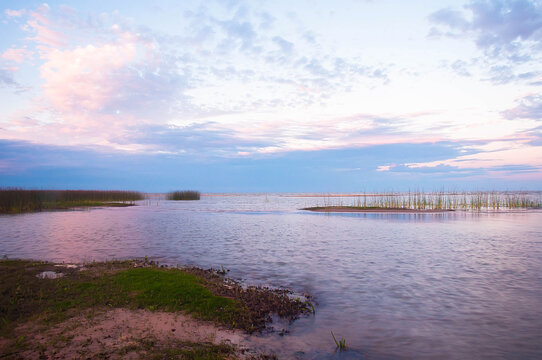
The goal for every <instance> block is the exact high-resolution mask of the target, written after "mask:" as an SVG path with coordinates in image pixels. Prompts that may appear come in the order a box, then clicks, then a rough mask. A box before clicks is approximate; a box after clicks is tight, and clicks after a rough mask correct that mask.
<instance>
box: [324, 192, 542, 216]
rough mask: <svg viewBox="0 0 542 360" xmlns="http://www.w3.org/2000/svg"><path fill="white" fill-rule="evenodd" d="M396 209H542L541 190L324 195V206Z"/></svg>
mask: <svg viewBox="0 0 542 360" xmlns="http://www.w3.org/2000/svg"><path fill="white" fill-rule="evenodd" d="M337 206H339V207H351V208H354V209H397V210H401V209H402V210H470V211H497V210H514V209H540V208H542V193H540V192H521V191H520V192H514V191H472V192H467V191H464V192H458V191H438V192H424V191H408V192H388V193H379V194H369V195H365V194H364V195H360V196H358V197H357V198H356V200H355V201H354V203H352V204H351V205H345V204H344V203H343V200H342V199H340V198H339V199H334V200H331V198H329V199H326V198H324V205H323V207H337Z"/></svg>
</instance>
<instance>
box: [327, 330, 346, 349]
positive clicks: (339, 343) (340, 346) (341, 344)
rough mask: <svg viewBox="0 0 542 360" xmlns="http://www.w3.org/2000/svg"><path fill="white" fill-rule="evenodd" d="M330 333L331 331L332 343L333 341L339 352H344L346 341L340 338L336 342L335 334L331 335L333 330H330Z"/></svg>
mask: <svg viewBox="0 0 542 360" xmlns="http://www.w3.org/2000/svg"><path fill="white" fill-rule="evenodd" d="M330 331H331V336H332V337H333V341H335V345H337V349H339V351H344V350H346V339H343V338H341V340H338V341H337V338H336V337H335V334H333V330H330Z"/></svg>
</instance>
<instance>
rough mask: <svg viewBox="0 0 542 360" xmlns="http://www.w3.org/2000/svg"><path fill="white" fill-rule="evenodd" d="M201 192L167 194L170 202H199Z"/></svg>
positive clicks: (185, 191)
mask: <svg viewBox="0 0 542 360" xmlns="http://www.w3.org/2000/svg"><path fill="white" fill-rule="evenodd" d="M200 196H201V194H200V192H199V191H195V190H182V191H172V192H170V193H168V194H167V199H168V200H199V199H200Z"/></svg>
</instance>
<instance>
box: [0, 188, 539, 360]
mask: <svg viewBox="0 0 542 360" xmlns="http://www.w3.org/2000/svg"><path fill="white" fill-rule="evenodd" d="M318 201H319V200H318V199H314V198H299V197H284V196H278V195H273V196H271V195H270V196H267V197H266V196H265V195H260V196H256V195H254V196H216V197H203V198H202V200H200V201H197V202H169V201H163V200H160V201H159V202H157V201H156V200H153V201H152V203H151V205H150V206H149V205H148V203H147V205H143V203H141V205H140V206H136V207H130V208H104V209H93V210H90V211H89V210H85V211H68V212H43V213H34V214H24V215H4V216H0V256H2V255H7V256H8V257H10V258H35V259H46V260H52V261H67V262H74V261H88V260H103V259H112V258H130V257H142V256H149V257H151V258H154V259H158V260H161V261H165V262H168V263H172V264H176V263H179V264H192V265H198V266H201V267H220V266H221V265H223V266H225V267H226V268H228V269H231V272H230V275H231V276H232V277H236V278H242V279H244V280H246V281H247V282H248V283H253V284H268V285H274V286H281V285H284V286H287V287H290V288H292V289H294V290H295V291H297V292H299V293H302V292H307V293H310V294H312V295H314V296H315V298H316V301H317V302H318V306H317V309H316V311H317V313H316V316H315V317H307V318H303V319H301V320H298V321H296V322H295V323H294V324H293V325H292V327H291V334H290V335H288V336H284V337H279V336H278V335H276V334H268V335H265V336H263V337H261V338H260V339H258V341H257V346H259V347H261V348H263V349H269V348H274V349H280V351H279V352H278V354H279V355H282V357H284V358H295V357H298V358H302V359H313V358H315V359H320V358H341V359H343V358H344V359H349V358H352V359H357V358H365V359H395V358H418V359H429V358H438V359H469V358H470V359H475V358H476V359H482V358H487V359H504V358H505V359H535V358H542V335H541V334H542V212H516V213H500V214H495V213H493V214H487V213H484V214H472V213H463V212H460V213H454V214H423V215H419V214H418V215H416V214H411V215H400V214H365V215H363V214H337V215H329V214H316V213H307V212H304V211H299V210H297V209H299V208H301V207H304V206H311V205H316V204H317V203H318ZM276 326H277V327H279V328H281V325H280V324H277V325H276ZM330 330H333V332H334V333H335V334H336V336H338V337H344V338H345V339H346V341H347V345H348V346H349V347H350V348H351V350H350V351H347V352H345V353H342V354H337V353H335V352H334V347H335V345H334V343H333V340H332V338H331V335H330V332H329V331H330Z"/></svg>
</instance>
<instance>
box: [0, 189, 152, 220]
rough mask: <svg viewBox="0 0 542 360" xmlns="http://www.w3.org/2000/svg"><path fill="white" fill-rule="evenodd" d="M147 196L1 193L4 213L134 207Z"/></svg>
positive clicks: (101, 192)
mask: <svg viewBox="0 0 542 360" xmlns="http://www.w3.org/2000/svg"><path fill="white" fill-rule="evenodd" d="M142 199H143V194H141V193H140V192H137V191H123V190H25V189H18V188H4V189H0V213H4V214H6V213H7V214H16V213H22V212H29V211H41V210H53V209H66V208H71V207H81V206H102V205H113V206H115V205H118V204H131V203H133V202H134V201H136V200H142Z"/></svg>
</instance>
